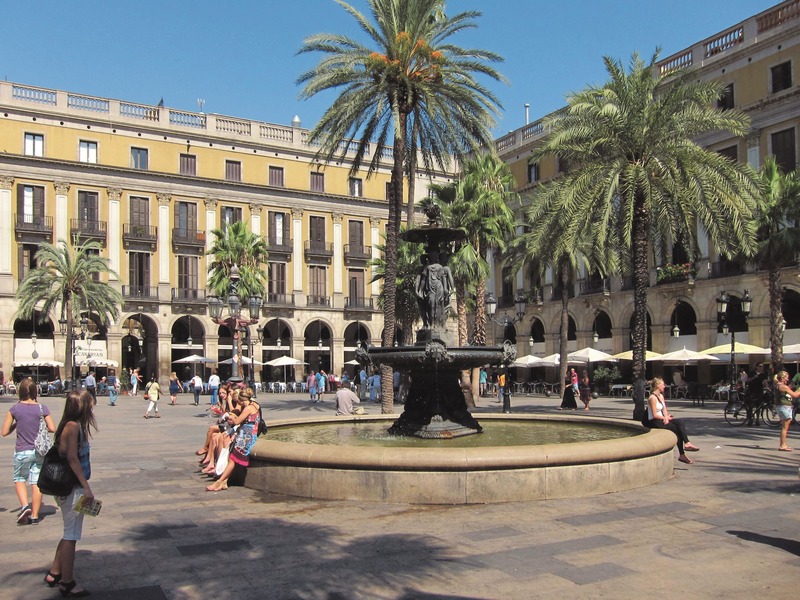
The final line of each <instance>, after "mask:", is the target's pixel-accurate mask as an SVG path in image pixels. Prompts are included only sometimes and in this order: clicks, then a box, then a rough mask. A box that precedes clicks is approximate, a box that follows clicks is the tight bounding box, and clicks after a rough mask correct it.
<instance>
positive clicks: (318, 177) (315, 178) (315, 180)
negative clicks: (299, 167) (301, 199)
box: [311, 173, 325, 192]
mask: <svg viewBox="0 0 800 600" xmlns="http://www.w3.org/2000/svg"><path fill="white" fill-rule="evenodd" d="M311 191H312V192H324V191H325V173H311Z"/></svg>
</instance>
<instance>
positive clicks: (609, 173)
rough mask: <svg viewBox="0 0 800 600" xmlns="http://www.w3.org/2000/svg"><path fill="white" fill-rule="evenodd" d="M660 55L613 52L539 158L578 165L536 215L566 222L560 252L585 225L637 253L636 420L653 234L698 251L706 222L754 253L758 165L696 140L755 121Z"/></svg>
mask: <svg viewBox="0 0 800 600" xmlns="http://www.w3.org/2000/svg"><path fill="white" fill-rule="evenodd" d="M657 59H658V52H656V53H655V54H654V55H653V57H652V59H651V61H650V62H649V63H645V62H644V61H643V60H642V59H641V58H640V57H639V56H638V55H637V54H634V55H633V57H632V59H631V64H630V68H629V70H627V71H626V69H625V68H624V66H623V65H622V64H621V63H620V62H619V61H615V60H612V59H610V58H605V66H606V69H607V70H608V73H609V80H608V82H607V83H606V84H605V85H603V86H600V87H597V86H590V87H588V88H586V89H585V90H583V91H581V92H579V93H577V94H575V95H574V96H572V97H570V98H569V99H568V106H567V107H566V109H565V110H564V111H561V112H559V113H558V114H556V115H553V117H551V118H550V119H548V120H547V123H546V124H545V128H546V129H547V130H548V131H549V133H548V135H547V136H546V137H545V139H544V140H543V143H542V145H541V146H540V147H539V148H537V149H536V150H535V151H534V152H533V154H532V157H531V160H532V161H535V162H539V161H541V160H542V159H543V158H544V157H546V156H548V155H555V156H556V157H557V158H558V159H559V161H565V162H566V164H567V165H569V168H568V169H567V172H566V173H565V174H564V175H563V181H564V185H563V186H553V187H552V188H550V190H549V193H544V194H542V195H541V196H540V197H539V202H540V204H539V205H538V206H537V213H536V214H537V215H541V216H542V217H543V218H541V220H539V221H533V227H552V226H553V224H554V223H556V222H557V223H558V224H559V226H560V229H559V232H560V234H561V235H560V236H559V240H558V242H557V245H556V246H555V247H554V248H553V254H554V255H557V256H558V255H561V254H563V250H564V249H565V248H568V247H570V246H571V245H572V241H571V240H572V239H573V238H574V237H575V234H576V231H577V230H578V229H580V228H581V227H583V226H584V225H585V224H586V223H590V224H591V226H590V227H591V230H592V234H591V239H592V241H593V243H594V244H598V245H601V246H602V245H603V244H605V243H606V242H607V240H608V241H609V242H610V238H611V237H612V236H618V240H619V243H620V247H621V248H623V249H624V250H625V251H626V252H630V255H631V257H632V269H633V280H634V311H633V332H632V334H633V335H632V338H633V342H632V345H633V348H632V350H633V376H634V383H635V388H634V418H636V419H639V418H641V416H642V414H643V412H644V373H645V345H646V339H647V336H646V333H647V329H646V328H647V321H646V317H647V288H648V285H649V275H648V264H647V251H648V240H651V239H656V240H658V239H679V238H680V239H683V240H685V241H686V243H687V245H688V246H689V247H690V249H691V250H692V251H694V249H695V248H696V247H697V225H698V224H701V225H702V226H703V228H704V229H705V231H706V232H707V233H708V236H709V238H710V240H711V242H712V243H713V244H714V245H715V246H716V248H717V249H718V250H719V251H720V252H721V253H722V254H724V255H728V256H732V255H735V254H739V253H743V254H745V255H752V253H753V252H754V251H755V226H754V223H753V220H752V217H753V213H754V208H755V200H754V198H755V196H756V195H757V186H756V183H755V175H754V173H753V172H752V169H750V168H749V167H747V166H746V165H737V164H735V163H733V162H732V161H730V160H728V159H727V158H725V157H724V156H721V155H720V154H718V153H716V152H713V151H710V150H706V149H704V148H702V147H701V146H699V145H698V144H697V143H696V142H694V140H695V139H696V138H697V137H699V136H700V135H702V134H704V133H707V132H712V131H726V132H730V133H732V134H733V135H737V136H741V135H744V134H746V133H747V131H748V129H749V119H748V118H747V116H746V115H745V114H744V113H742V112H740V111H738V110H726V111H722V110H719V109H716V108H714V103H715V101H716V100H717V99H718V98H719V97H720V96H721V94H722V86H721V85H720V84H719V83H718V82H702V81H701V82H698V81H696V80H695V79H694V76H692V75H691V74H689V73H680V72H679V73H677V74H675V75H659V74H658V69H657V66H656V62H657ZM554 212H556V213H558V214H559V215H560V217H561V218H560V219H555V218H554V217H553V213H554Z"/></svg>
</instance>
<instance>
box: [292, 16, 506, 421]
mask: <svg viewBox="0 0 800 600" xmlns="http://www.w3.org/2000/svg"><path fill="white" fill-rule="evenodd" d="M338 3H339V5H340V6H342V7H343V8H344V9H345V10H346V11H347V12H348V13H349V14H350V15H351V16H352V17H353V18H354V19H355V21H356V23H357V24H358V26H359V28H360V29H361V30H362V32H363V33H365V34H366V36H367V37H368V38H369V40H370V42H371V44H372V46H371V47H370V46H367V45H365V44H362V43H361V42H359V41H357V40H355V39H353V38H350V37H347V36H344V35H335V34H334V35H331V34H317V35H314V36H311V37H309V38H306V40H305V42H304V44H303V47H302V48H301V49H300V53H306V52H321V53H322V54H324V55H325V57H324V58H323V59H322V60H321V61H320V62H319V63H318V64H317V65H316V66H315V67H313V68H312V69H311V70H309V71H307V72H306V73H304V74H302V75H301V76H300V77H299V79H298V83H299V84H302V85H304V86H305V87H304V88H303V91H302V92H301V94H300V95H301V97H302V98H310V97H312V96H314V95H316V94H318V93H320V92H324V91H328V90H339V91H340V94H339V96H338V97H337V98H336V99H335V100H334V102H333V104H332V105H331V106H330V107H329V108H328V110H327V111H326V112H325V114H324V115H323V117H322V119H321V120H320V122H319V123H318V124H317V126H316V127H315V128H314V129H313V131H312V132H311V134H310V135H309V140H308V141H309V143H312V144H314V143H319V144H321V147H320V151H319V156H321V157H322V158H323V159H324V161H325V162H326V163H329V162H331V161H333V160H342V159H343V158H344V155H345V153H346V152H347V149H348V148H347V147H348V144H343V143H342V142H343V141H347V140H352V139H355V140H356V151H355V156H354V157H353V159H352V162H351V165H352V166H351V173H353V174H356V173H357V172H358V171H359V169H360V168H361V165H362V163H363V162H364V160H365V158H366V157H367V156H368V155H369V154H370V152H371V153H372V158H371V159H370V160H369V165H368V175H372V174H373V173H375V172H376V171H377V169H378V167H379V165H380V161H381V157H382V156H383V154H384V152H385V151H386V150H387V149H388V148H389V144H390V143H391V149H392V150H391V152H392V177H391V185H390V187H391V193H390V199H389V215H388V223H387V228H386V272H385V278H384V300H385V302H384V324H385V327H384V334H383V345H384V346H391V345H392V344H393V342H394V332H395V320H396V317H395V296H396V289H397V288H396V276H397V243H398V238H397V236H398V233H399V230H400V215H401V206H402V201H403V176H404V173H405V169H406V166H407V165H408V164H409V162H410V161H408V160H407V147H406V143H407V141H408V138H409V128H410V127H412V131H415V132H416V134H413V136H414V137H413V139H414V142H415V143H416V149H417V150H418V151H419V153H420V154H421V155H422V157H423V161H424V167H425V168H426V170H429V169H432V168H433V166H434V165H435V166H438V167H439V168H446V167H447V165H448V161H449V159H450V157H451V156H456V157H460V156H461V155H462V154H463V152H465V151H468V150H471V149H474V148H476V147H479V146H482V145H485V146H488V145H490V144H491V142H492V136H491V128H492V127H493V125H494V118H493V116H494V115H496V114H497V113H498V109H499V107H500V103H499V101H498V99H497V98H496V97H495V96H494V94H492V93H491V92H490V91H489V90H488V89H486V88H485V87H484V86H483V85H481V84H480V83H479V82H478V80H477V79H476V75H478V76H480V75H482V76H486V77H489V78H490V79H494V80H502V78H501V76H500V75H499V74H498V73H497V72H496V71H495V70H494V69H493V68H492V67H491V66H490V64H489V63H491V62H497V61H499V60H501V59H500V57H499V56H498V55H496V54H494V53H491V52H486V51H484V50H474V49H465V48H460V47H458V46H456V45H454V44H452V43H451V41H450V38H451V37H452V36H453V35H454V34H456V33H458V32H460V31H461V30H463V29H468V28H472V27H475V21H474V20H475V18H477V17H478V16H479V15H480V13H478V12H463V13H459V14H457V15H455V16H453V17H447V16H446V15H444V14H443V2H442V0H368V4H369V8H370V13H371V17H372V19H371V20H370V19H368V18H367V17H366V16H364V15H363V14H361V13H360V12H359V11H358V10H356V9H355V8H353V7H352V6H351V5H349V4H347V3H346V2H343V1H341V0H339V2H338ZM412 115H413V117H412ZM410 117H411V119H412V123H409V118H410ZM414 145H415V144H411V146H412V147H414ZM381 383H382V396H381V397H382V408H381V410H382V412H384V413H389V412H392V411H393V406H392V405H393V395H392V370H391V368H390V367H388V365H387V366H384V367H383V368H382V371H381Z"/></svg>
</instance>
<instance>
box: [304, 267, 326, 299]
mask: <svg viewBox="0 0 800 600" xmlns="http://www.w3.org/2000/svg"><path fill="white" fill-rule="evenodd" d="M325 275H326V270H325V267H318V266H310V267H308V295H309V304H312V305H313V304H316V305H324V304H327V294H326V292H327V291H328V286H327V282H326V280H325Z"/></svg>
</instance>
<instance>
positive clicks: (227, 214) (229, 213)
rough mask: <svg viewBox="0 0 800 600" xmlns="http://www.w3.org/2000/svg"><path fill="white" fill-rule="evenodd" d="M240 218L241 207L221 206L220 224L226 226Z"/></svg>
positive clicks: (238, 220)
mask: <svg viewBox="0 0 800 600" xmlns="http://www.w3.org/2000/svg"><path fill="white" fill-rule="evenodd" d="M241 220H242V209H241V208H238V207H236V206H223V207H222V213H221V214H220V226H221V227H223V228H224V227H227V226H228V225H233V224H234V223H238V222H240V221H241Z"/></svg>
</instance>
